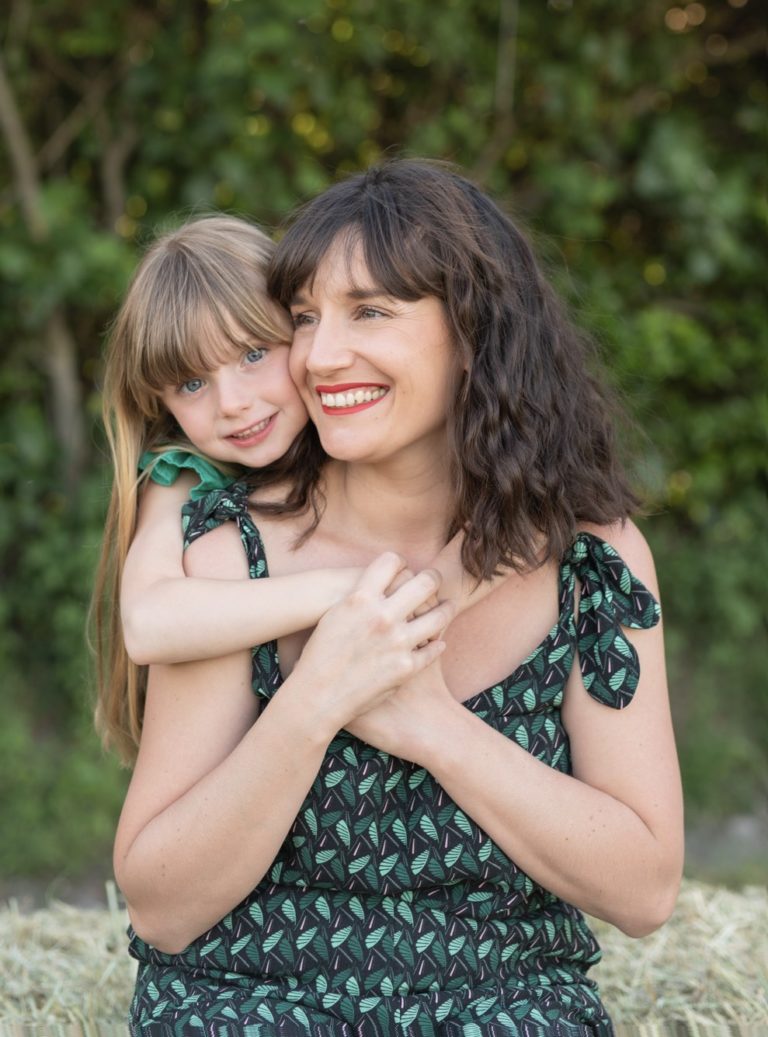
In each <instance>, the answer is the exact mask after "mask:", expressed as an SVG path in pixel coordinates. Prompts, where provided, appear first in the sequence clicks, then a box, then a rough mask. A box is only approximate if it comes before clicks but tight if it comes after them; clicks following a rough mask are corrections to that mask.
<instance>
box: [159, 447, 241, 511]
mask: <svg viewBox="0 0 768 1037" xmlns="http://www.w3.org/2000/svg"><path fill="white" fill-rule="evenodd" d="M139 471H140V472H144V471H146V472H148V473H149V478H150V479H151V480H152V482H156V483H159V484H160V486H173V484H174V483H175V482H176V480H177V479H178V477H179V475H180V474H181V472H184V471H192V472H194V473H195V474H196V475H197V476H198V478H199V480H200V481H199V482H198V483H197V484H196V485H195V486H193V487H192V489H191V490H190V493H189V496H190V499H191V500H200V499H201V498H202V497H205V495H206V494H207V493H211V492H212V491H218V490H224V489H226V487H227V486H229V485H230V483H232V482H233V481H234V477H233V476H232V475H228V474H226V473H225V472H222V471H221V469H219V468H217V467H216V465H215V464H214V463H213V461H209V460H208V458H207V457H202V456H201V455H200V454H193V453H192V452H191V451H189V450H184V449H183V448H174V449H171V450H163V451H161V452H160V453H151V452H149V451H148V452H147V453H145V454H142V455H141V458H140V459H139Z"/></svg>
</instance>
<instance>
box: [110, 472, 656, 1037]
mask: <svg viewBox="0 0 768 1037" xmlns="http://www.w3.org/2000/svg"><path fill="white" fill-rule="evenodd" d="M247 492H248V491H247V485H246V484H245V483H244V482H236V483H234V484H232V486H230V487H229V488H228V489H225V490H211V491H209V492H207V493H204V494H203V495H202V497H201V498H200V499H199V500H197V501H196V502H192V503H191V504H189V505H188V506H187V508H186V509H185V511H186V514H185V522H186V530H185V537H186V542H187V543H190V542H192V541H193V540H194V539H195V538H196V537H198V536H201V535H202V534H204V533H205V532H206V531H207V530H208V529H211V528H214V527H215V526H217V525H219V524H221V523H222V522H224V521H227V520H234V521H235V522H236V523H237V525H238V527H239V530H240V534H241V538H242V541H243V544H244V546H245V550H246V552H247V555H248V561H249V566H250V573H251V577H252V578H258V577H262V576H266V575H267V565H266V559H265V557H264V550H263V546H262V543H261V539H260V537H259V533H258V531H257V529H256V527H255V526H254V524H253V521H252V519H251V517H250V515H249V513H248V509H247ZM576 579H578V580H579V581H580V582H581V587H582V593H581V601H580V608H579V614H578V617H577V620H576V621H575V620H574V615H573V606H574V589H575V581H576ZM560 606H561V607H560V617H559V620H558V622H557V624H556V625H555V626H554V628H553V629H552V630H551V631H550V633H549V634H548V635H547V637H546V638H545V639H544V641H543V642H542V643H541V644H540V645H539V646H538V648H536V649H535V651H534V652H533V653H532V654H531V655H530V656H529V657H528V659H526V660H525V661H524V662H523V663H522V664H521V665H520V666H518V668H517V669H516V670H515V671H514V673H511V674H510V675H509V677H507V678H506V679H505V680H503V681H502V682H501V683H499V684H497V685H495V686H494V687H492V688H488V689H487V690H486V691H483V692H481V693H480V694H478V695H475V696H474V697H473V698H471V699H469V700H468V701H467V702H466V703H465V705H466V708H467V709H471V710H472V711H473V712H475V713H477V715H478V716H480V717H482V718H483V719H484V720H485V722H486V723H488V724H491V725H492V726H493V727H494V728H496V729H497V730H499V731H501V732H503V733H504V734H505V735H506V736H507V737H508V738H511V739H514V741H516V742H517V743H518V744H519V745H521V746H522V747H523V748H524V749H526V750H527V751H528V752H530V753H532V754H533V755H534V756H536V757H537V758H538V759H540V760H543V761H545V762H546V763H548V764H549V765H550V766H551V767H555V768H557V769H558V770H560V771H564V772H569V771H570V756H569V748H568V739H567V737H566V734H565V731H564V729H563V725H562V722H561V718H560V705H561V702H562V698H563V690H564V687H565V683H566V680H567V678H568V674H569V671H570V669H571V665H572V664H573V661H574V657H575V649H576V647H577V646H578V649H579V660H580V665H581V669H582V673H583V675H584V683H585V685H586V687H587V689H588V691H589V693H590V694H591V695H592V696H594V697H595V698H596V699H598V700H599V701H600V702H603V703H605V704H606V706H609V707H612V708H617V709H620V708H622V707H624V706H626V705H627V704H628V703H629V702H630V701H631V699H632V695H633V693H634V690H635V688H636V686H637V681H638V676H639V668H638V662H637V656H636V654H635V651H634V649H633V647H632V645H631V644H630V643H629V642H628V641H627V640H626V639H625V638H624V637H623V635H622V632H621V626H622V625H623V626H629V627H649V626H652V625H654V624H655V623H656V622H657V621H658V615H659V612H658V606H657V604H656V602H655V600H654V599H653V597H652V596H651V594H650V593H649V592H648V591H647V590H646V589H645V587H643V586H642V585H641V584H640V583H639V582H638V581H637V580H636V579H635V578H634V577H633V576H632V574H631V573H630V572H629V570H628V569H627V567H626V566H625V565H624V563H623V562H622V560H621V558H620V557H619V556H618V555H617V554H616V552H615V551H614V550H613V549H612V548H611V547H610V546H609V545H608V544H606V543H604V542H603V541H601V540H599V539H597V538H595V537H593V536H591V535H588V534H580V535H579V536H578V537H577V539H576V541H575V543H574V544H573V546H572V547H571V549H570V550H569V551H568V553H567V554H566V557H565V558H564V559H563V562H562V565H561V568H560ZM280 682H281V678H280V673H279V669H278V660H277V655H276V645H275V643H274V642H271V643H270V644H266V645H262V646H260V647H259V648H256V649H254V650H253V689H254V692H255V694H257V695H258V696H260V697H261V698H263V699H264V700H265V701H267V700H269V699H270V698H271V697H272V696H273V695H275V694H279V689H280ZM130 951H131V954H132V955H133V956H134V957H135V958H136V959H138V962H139V971H138V978H137V983H136V990H135V995H134V998H133V1003H132V1006H131V1033H132V1034H134V1035H148V1037H166V1035H167V1037H177V1035H187V1034H206V1035H210V1037H229V1035H232V1037H235V1035H238V1037H239V1035H246V1037H278V1035H279V1037H301V1035H305V1034H309V1035H313V1037H390V1035H391V1037H396V1035H397V1037H400V1035H408V1037H433V1035H438V1034H440V1035H444V1037H505V1035H508V1034H520V1035H523V1037H538V1035H559V1037H586V1035H590V1034H600V1035H603V1034H611V1033H612V1028H611V1023H610V1020H609V1019H608V1016H607V1015H606V1013H605V1009H604V1008H603V1006H602V1004H601V1002H600V998H599V995H598V993H597V989H596V987H595V985H594V983H593V982H592V981H591V980H589V979H588V978H587V976H586V972H587V970H588V969H589V967H590V966H591V965H593V964H594V963H595V962H597V961H598V960H599V958H600V951H599V948H598V946H597V943H596V942H595V939H594V937H593V936H592V933H591V932H590V930H589V928H588V927H587V925H586V923H585V921H584V919H583V917H582V915H581V913H580V912H579V911H578V910H576V908H574V907H573V906H571V905H570V904H567V903H565V902H563V901H562V900H560V899H559V898H557V897H556V896H553V895H552V894H551V893H549V892H547V890H545V889H543V888H542V887H541V886H539V885H538V884H537V883H536V882H534V881H533V879H531V878H530V876H528V875H526V874H525V873H524V872H523V871H521V870H520V868H518V867H517V866H516V864H515V863H514V861H511V860H510V859H509V858H508V857H507V856H506V855H505V854H504V853H503V852H502V851H501V850H500V849H499V847H498V846H497V845H496V844H495V843H494V842H493V840H492V839H490V838H489V837H488V836H487V835H486V834H485V832H484V831H483V830H482V829H480V828H479V827H478V826H477V825H476V824H475V823H474V822H473V821H472V820H471V818H469V817H468V816H467V815H466V814H464V813H463V812H462V811H461V810H460V809H459V808H458V807H457V805H456V804H455V803H454V802H453V800H452V799H451V798H450V797H449V796H448V795H447V794H446V793H445V791H444V790H443V789H442V788H441V787H440V785H438V784H437V782H436V781H434V779H433V778H432V777H431V775H430V774H428V773H427V772H426V771H425V770H424V769H423V768H421V767H417V766H414V765H413V764H410V763H406V762H404V761H403V760H400V759H397V758H395V757H392V756H389V755H388V754H387V753H384V752H379V751H378V750H376V749H374V748H372V747H371V746H369V745H367V744H365V743H364V742H361V741H359V740H358V739H356V738H353V737H352V736H351V735H349V734H347V733H346V732H344V731H342V732H340V733H339V735H338V736H337V737H336V738H335V739H334V740H333V742H332V743H331V745H330V747H329V749H328V752H327V753H326V756H325V760H324V762H323V765H322V767H321V769H320V772H319V773H318V775H317V778H316V780H315V782H314V784H313V786H312V788H311V790H310V792H309V794H308V795H307V798H306V800H305V801H304V804H303V806H302V808H301V810H300V812H299V814H298V816H297V818H296V820H295V822H294V824H293V826H292V828H291V830H290V832H289V834H288V837H287V838H286V840H285V842H284V844H283V846H282V848H281V850H280V852H279V854H278V855H277V857H276V859H275V861H274V864H273V865H272V867H271V869H270V871H269V872H268V874H267V875H265V876H264V878H263V879H262V881H261V882H260V883H259V885H258V886H257V887H256V889H254V890H253V892H252V893H251V894H250V895H249V896H248V897H247V898H246V899H245V900H244V901H243V902H242V903H241V904H238V905H237V907H235V908H234V909H233V910H232V911H231V912H230V913H229V914H228V915H227V916H226V917H225V918H223V919H222V920H221V921H220V922H219V923H218V924H217V925H215V926H214V927H213V928H212V929H211V930H210V931H209V932H207V933H204V934H203V935H202V936H201V937H200V938H199V939H197V940H195V941H194V942H193V943H192V944H190V946H189V947H187V948H186V950H184V951H183V952H182V953H181V954H173V955H172V954H164V953H161V952H160V951H158V950H156V949H155V948H153V947H151V946H149V945H147V944H146V943H145V942H144V941H143V940H141V939H140V938H139V937H138V936H137V935H136V934H135V933H132V932H131V944H130Z"/></svg>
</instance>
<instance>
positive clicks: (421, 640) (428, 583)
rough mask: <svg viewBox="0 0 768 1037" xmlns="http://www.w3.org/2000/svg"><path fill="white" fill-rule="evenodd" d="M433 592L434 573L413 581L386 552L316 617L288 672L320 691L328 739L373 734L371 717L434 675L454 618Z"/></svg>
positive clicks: (437, 580) (398, 559) (428, 571)
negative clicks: (409, 687)
mask: <svg viewBox="0 0 768 1037" xmlns="http://www.w3.org/2000/svg"><path fill="white" fill-rule="evenodd" d="M439 587H440V574H439V572H438V571H437V570H435V569H424V570H423V571H422V572H419V573H416V574H413V573H411V572H410V571H409V570H408V569H407V566H406V563H405V560H404V559H403V558H402V557H401V556H400V555H398V554H396V553H395V552H391V551H388V552H385V553H384V554H382V555H380V556H379V557H378V558H376V559H375V560H374V561H373V562H371V564H370V565H369V566H368V567H367V568H366V569H365V570H364V571H363V573H362V575H361V577H360V579H359V580H358V583H357V585H356V586H355V587H354V588H353V590H352V591H351V592H350V593H349V594H348V595H347V597H346V598H344V599H343V600H342V601H340V602H339V603H338V604H337V605H334V606H333V608H331V609H329V610H328V612H326V614H325V615H324V616H323V617H322V619H321V620H320V622H319V623H318V625H317V627H316V628H315V632H314V633H313V635H312V636H311V637H310V639H309V641H308V642H307V643H306V645H305V647H304V650H303V651H302V653H301V657H300V658H299V660H298V661H297V663H296V667H295V670H294V673H296V674H299V673H300V671H304V672H305V673H306V674H307V675H308V676H312V677H313V678H314V680H313V684H314V686H315V688H322V695H323V705H322V707H321V708H320V711H319V714H320V715H319V716H318V720H319V722H320V723H322V724H327V725H328V729H329V731H330V730H331V728H332V729H333V730H332V734H331V737H333V735H335V734H336V732H337V731H339V730H341V729H342V728H346V729H347V730H349V731H351V732H352V733H355V734H357V733H358V729H357V728H355V725H356V724H357V723H358V722H359V724H360V726H359V732H360V735H359V736H360V737H363V738H364V737H365V736H364V734H362V731H363V730H364V729H365V730H368V731H369V733H370V734H372V733H373V731H374V730H375V729H378V726H379V725H378V724H377V725H376V728H374V726H373V718H372V717H371V716H370V714H371V712H372V711H375V710H378V709H379V707H382V706H384V705H385V704H386V703H387V701H388V700H389V699H390V698H391V697H392V696H393V695H395V694H396V693H397V692H398V691H399V690H400V689H401V687H403V686H406V685H408V683H409V682H410V681H412V680H414V678H416V677H417V676H418V675H419V674H420V673H422V671H424V670H426V669H430V670H434V667H433V666H432V664H434V663H435V661H436V660H437V659H438V657H439V656H440V655H441V654H442V652H443V651H444V649H445V642H444V641H443V640H442V634H443V632H444V630H445V628H446V627H447V626H448V624H449V623H450V621H451V619H452V618H453V616H454V613H455V608H454V605H453V604H452V603H451V602H450V601H441V600H438V592H439ZM372 659H376V661H377V665H376V667H375V669H373V670H372V668H371V660H372ZM438 672H439V671H438ZM314 705H315V709H317V708H318V706H319V705H320V704H319V703H318V702H317V700H316V701H315V703H314ZM390 713H391V711H389V710H388V711H387V713H386V715H387V716H389V715H390ZM391 715H392V716H394V715H395V714H394V713H392V714H391ZM382 716H383V715H382ZM364 717H365V718H368V719H367V720H366V721H363V718H364ZM353 728H355V729H354V730H353ZM366 740H368V739H366ZM372 744H376V743H375V742H372ZM377 748H382V749H383V748H385V746H383V745H377ZM387 751H390V750H389V749H387Z"/></svg>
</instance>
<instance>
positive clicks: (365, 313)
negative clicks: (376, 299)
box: [358, 306, 386, 320]
mask: <svg viewBox="0 0 768 1037" xmlns="http://www.w3.org/2000/svg"><path fill="white" fill-rule="evenodd" d="M358 313H359V315H360V316H361V317H362V318H363V319H364V320H375V319H376V318H377V317H386V314H385V313H384V311H383V310H377V309H376V307H375V306H362V307H361V308H360V310H359V311H358Z"/></svg>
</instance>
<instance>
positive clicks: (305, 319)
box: [291, 306, 389, 329]
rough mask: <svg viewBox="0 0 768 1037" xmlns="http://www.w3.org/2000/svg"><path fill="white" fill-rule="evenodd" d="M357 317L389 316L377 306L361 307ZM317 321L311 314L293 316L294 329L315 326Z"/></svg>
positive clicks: (357, 311) (356, 313) (365, 318)
mask: <svg viewBox="0 0 768 1037" xmlns="http://www.w3.org/2000/svg"><path fill="white" fill-rule="evenodd" d="M355 316H356V317H360V318H362V319H363V320H367V319H370V318H374V317H387V316H389V314H388V313H386V311H384V310H380V309H379V308H378V307H377V306H360V307H359V308H358V309H357V310H356V311H355ZM316 320H317V318H316V317H314V316H313V315H312V314H311V313H295V314H293V315H292V316H291V321H292V323H293V327H294V329H298V328H303V327H306V326H307V325H308V324H314V323H315V322H316Z"/></svg>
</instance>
